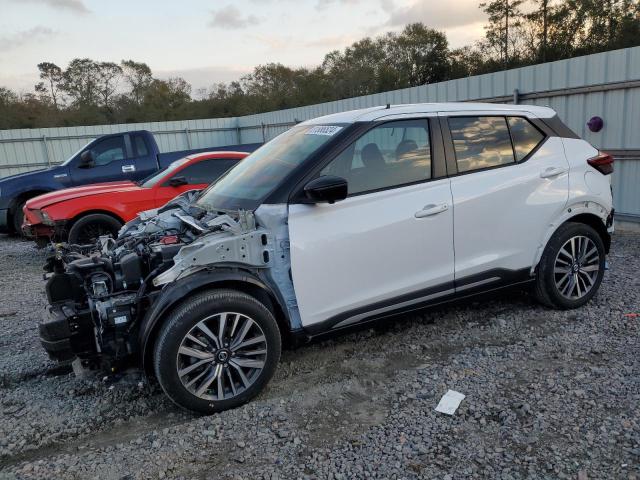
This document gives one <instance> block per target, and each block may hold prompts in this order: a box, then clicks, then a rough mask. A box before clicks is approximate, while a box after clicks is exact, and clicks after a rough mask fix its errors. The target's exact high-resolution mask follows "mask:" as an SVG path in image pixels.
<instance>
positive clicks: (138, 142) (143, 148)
mask: <svg viewBox="0 0 640 480" xmlns="http://www.w3.org/2000/svg"><path fill="white" fill-rule="evenodd" d="M133 148H134V151H135V153H134V154H135V156H136V157H146V156H147V155H149V149H148V148H147V144H146V142H145V141H144V137H143V136H142V135H134V136H133Z"/></svg>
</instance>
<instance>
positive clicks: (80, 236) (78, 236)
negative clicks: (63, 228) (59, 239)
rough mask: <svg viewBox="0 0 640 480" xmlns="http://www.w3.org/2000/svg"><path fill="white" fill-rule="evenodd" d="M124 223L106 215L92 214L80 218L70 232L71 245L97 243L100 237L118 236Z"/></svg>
mask: <svg viewBox="0 0 640 480" xmlns="http://www.w3.org/2000/svg"><path fill="white" fill-rule="evenodd" d="M122 225H123V224H122V222H121V221H120V220H118V219H116V218H113V217H112V216H110V215H105V214H104V213H92V214H90V215H86V216H84V217H81V218H79V219H78V220H77V221H76V222H75V223H74V224H73V226H72V227H71V229H70V230H69V237H68V241H69V243H75V244H79V245H83V244H89V243H93V242H95V241H96V240H97V239H98V237H99V236H100V235H107V234H111V235H112V236H113V238H116V237H117V236H118V231H119V230H120V228H122Z"/></svg>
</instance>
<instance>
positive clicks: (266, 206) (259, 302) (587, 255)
mask: <svg viewBox="0 0 640 480" xmlns="http://www.w3.org/2000/svg"><path fill="white" fill-rule="evenodd" d="M612 170H613V161H612V158H611V157H610V156H609V155H606V154H602V153H599V152H598V151H597V150H596V149H594V148H593V147H592V146H591V145H589V144H588V143H587V142H585V141H583V140H581V139H579V138H578V137H577V136H576V135H575V134H574V133H573V132H571V131H570V130H569V129H568V128H567V127H566V126H565V125H564V124H563V123H562V122H561V121H560V120H559V119H558V117H557V116H556V114H555V113H554V112H553V110H551V109H549V108H543V107H536V106H529V105H517V106H509V105H489V104H487V105H484V104H471V103H462V104H420V105H402V106H387V107H386V108H385V107H379V108H370V109H365V110H359V111H352V112H346V113H340V114H335V115H329V116H326V117H321V118H317V119H314V120H310V121H307V122H304V123H301V124H299V125H297V126H295V127H294V128H292V129H291V130H289V131H288V132H286V133H284V134H282V135H280V136H279V137H277V138H276V139H274V140H272V141H271V142H269V143H267V144H266V145H264V146H263V147H262V148H260V149H259V150H257V151H256V152H255V153H253V154H252V155H250V156H249V157H247V158H246V159H245V160H244V161H243V162H241V163H240V164H239V165H238V166H237V167H235V168H234V169H233V170H231V171H230V172H229V173H228V174H227V175H226V176H225V177H223V178H222V179H221V180H219V181H218V182H217V183H215V184H214V185H212V186H210V187H209V188H208V189H207V190H205V191H203V192H201V193H200V194H198V195H197V196H196V197H195V198H191V197H189V196H183V197H179V198H178V199H177V200H176V201H174V202H170V203H169V204H168V205H167V206H165V207H164V208H163V209H161V210H160V211H153V212H144V213H143V214H141V216H140V217H139V218H138V219H136V220H135V221H133V222H130V223H129V224H127V225H125V227H124V228H123V230H122V231H121V232H120V235H119V237H118V239H116V240H115V241H114V240H112V239H108V240H107V239H102V242H101V244H100V245H99V246H98V247H99V253H96V252H95V251H94V252H93V253H90V252H86V251H85V252H84V253H82V252H81V247H74V246H69V247H65V248H68V251H67V252H62V253H61V252H60V251H59V252H58V254H57V257H56V258H57V259H58V260H52V262H53V263H52V265H51V268H50V269H51V271H52V272H57V273H53V274H52V277H51V278H50V279H49V283H48V285H47V289H48V293H49V299H50V301H51V304H52V307H53V308H52V310H53V311H55V312H58V317H57V318H56V320H55V322H67V323H68V324H69V325H70V327H69V328H66V329H63V330H65V331H71V332H76V335H77V332H82V331H86V341H85V342H84V343H83V342H82V341H81V340H82V338H81V337H79V336H77V337H75V340H73V337H72V340H71V341H70V342H68V343H69V344H70V345H71V346H70V348H69V349H66V347H65V349H63V348H62V347H59V345H58V347H59V348H58V349H57V350H56V349H55V348H54V347H53V346H52V344H53V343H55V342H56V341H60V340H61V339H60V338H58V337H56V338H53V337H55V336H56V335H55V333H52V332H54V331H60V329H59V328H58V330H56V329H55V328H53V327H50V328H48V329H47V328H46V324H44V325H45V327H44V328H43V326H41V334H42V337H43V344H45V347H46V348H47V349H48V350H49V351H50V353H52V352H53V353H52V356H55V355H56V354H57V355H58V356H61V353H60V351H61V350H63V351H64V353H65V354H66V355H67V357H73V356H77V357H79V358H80V359H82V361H83V362H84V363H83V364H84V365H85V366H86V365H99V364H101V365H103V366H105V365H106V366H108V367H109V368H111V369H114V368H117V367H118V366H119V365H122V364H124V363H129V364H130V363H136V364H141V365H142V366H143V367H144V368H145V369H146V370H148V371H149V372H150V373H151V374H154V375H155V376H156V377H157V378H158V380H159V382H160V384H161V385H162V387H163V389H164V390H165V392H166V393H167V394H168V396H169V397H170V398H171V399H172V400H174V401H175V402H176V403H177V404H179V405H181V406H183V407H185V408H189V409H192V410H196V411H200V412H213V411H219V410H224V409H227V408H231V407H234V406H237V405H240V404H242V403H244V402H246V401H247V400H249V399H250V398H251V397H253V396H254V395H256V394H257V393H258V392H259V391H260V390H261V389H262V388H263V387H264V386H265V384H266V383H267V382H268V381H269V379H270V378H271V376H272V375H273V373H274V371H275V368H276V365H277V362H278V359H279V357H280V349H281V340H282V339H283V338H284V339H287V340H290V339H294V340H296V339H297V340H307V339H309V338H312V337H314V336H317V335H320V334H325V333H327V332H332V331H336V330H339V329H341V328H345V327H349V326H352V325H355V324H360V323H362V322H366V321H371V320H375V319H380V318H383V317H388V316H391V315H395V314H398V313H402V312H407V311H409V310H414V309H417V308H422V307H425V306H429V305H433V304H439V303H443V302H448V301H452V300H455V299H459V298H461V297H467V296H469V295H475V294H478V293H481V292H486V291H489V290H495V289H498V288H502V287H505V286H509V285H514V284H525V283H530V284H531V286H532V287H533V290H534V292H535V295H536V297H537V298H538V299H539V300H540V301H541V302H542V303H544V304H545V305H548V306H550V307H555V308H575V307H579V306H581V305H583V304H584V303H586V302H587V301H589V299H590V298H591V297H592V296H593V295H594V294H595V293H596V291H597V289H598V287H599V285H600V282H601V281H602V277H603V274H604V269H605V256H606V254H607V253H608V250H609V245H610V234H611V233H612V231H613V208H612V202H611V189H610V176H609V174H610V173H611V172H612ZM98 247H97V248H98ZM83 255H84V256H86V258H84V257H83ZM59 259H65V260H64V262H65V265H64V268H60V265H57V267H56V265H55V262H56V261H60V260H59ZM62 270H64V272H65V273H60V272H61V271H62ZM62 275H66V276H67V277H65V278H63V279H61V278H59V277H61V276H62ZM74 276H75V277H78V278H80V279H81V280H74V279H73V278H72V277H74ZM56 279H57V280H56ZM74 282H77V285H76V283H74ZM80 290H82V291H83V292H84V293H83V294H82V295H79V294H74V295H76V296H75V297H73V298H71V294H70V293H69V292H74V291H80ZM132 291H133V292H134V293H132ZM114 312H115V313H114ZM83 322H84V323H83ZM96 322H97V323H98V325H95V323H96ZM50 323H51V322H50ZM57 325H58V327H59V325H60V323H58V324H57ZM65 325H66V324H65ZM96 328H97V331H99V332H100V335H99V338H97V339H96V337H95V334H94V331H95V330H96ZM70 335H72V336H73V333H72V334H70ZM52 342H53V343H52ZM92 342H94V343H96V344H97V345H92ZM65 345H67V344H66V343H65Z"/></svg>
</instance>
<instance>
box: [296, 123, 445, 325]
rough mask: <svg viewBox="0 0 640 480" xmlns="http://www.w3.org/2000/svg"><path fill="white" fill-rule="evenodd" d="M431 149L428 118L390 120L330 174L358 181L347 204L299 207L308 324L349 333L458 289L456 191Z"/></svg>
mask: <svg viewBox="0 0 640 480" xmlns="http://www.w3.org/2000/svg"><path fill="white" fill-rule="evenodd" d="M438 141H440V137H439V136H438ZM431 144H432V142H431V140H430V135H429V124H428V121H427V120H426V119H417V120H416V119H414V120H401V121H393V122H387V123H381V124H380V125H379V126H376V127H375V128H373V129H371V130H369V131H368V132H366V133H365V134H364V135H362V136H361V137H360V138H359V139H358V140H356V141H355V142H354V143H352V144H351V145H350V146H349V147H347V148H346V149H345V150H343V151H342V153H340V154H339V155H337V156H336V158H334V159H333V160H332V161H331V162H330V163H329V164H328V165H327V166H326V167H325V168H324V169H323V170H322V172H320V174H321V175H329V174H330V175H338V176H341V177H343V178H345V179H346V180H347V181H348V183H349V195H348V197H347V198H346V199H345V200H342V201H339V202H336V203H335V204H327V203H324V204H315V205H309V204H293V205H290V207H289V234H290V240H291V263H292V277H293V284H294V288H295V292H296V297H297V300H298V307H299V309H300V314H301V317H302V324H303V326H305V327H309V326H313V325H315V326H319V325H322V326H323V327H325V328H326V327H330V326H344V325H347V324H351V323H355V322H357V321H359V320H361V319H363V318H366V317H369V316H371V315H381V314H384V312H387V311H390V310H393V309H394V308H396V307H398V306H401V307H408V306H411V305H414V304H418V303H420V302H422V301H425V300H428V299H429V298H432V297H436V296H439V295H443V294H446V293H451V292H452V288H453V217H452V212H451V201H452V200H451V190H450V186H449V180H448V179H447V178H438V179H436V178H433V175H432V171H433V155H432V148H431ZM439 151H440V152H441V151H442V150H441V148H440V149H439Z"/></svg>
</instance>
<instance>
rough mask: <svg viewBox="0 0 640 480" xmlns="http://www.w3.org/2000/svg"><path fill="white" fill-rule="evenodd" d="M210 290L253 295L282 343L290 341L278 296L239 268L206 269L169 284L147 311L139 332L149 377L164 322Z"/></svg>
mask: <svg viewBox="0 0 640 480" xmlns="http://www.w3.org/2000/svg"><path fill="white" fill-rule="evenodd" d="M211 289H232V290H237V291H239V292H243V293H246V294H248V295H251V296H253V297H254V298H256V299H257V300H258V301H260V302H262V303H263V304H264V305H265V306H266V307H267V308H268V309H269V310H270V311H271V312H272V313H273V316H274V317H275V319H276V322H277V324H278V327H279V329H280V334H281V337H282V340H283V343H287V342H288V341H289V334H290V332H291V324H290V321H289V317H288V315H287V313H286V308H284V306H283V305H282V304H281V302H280V300H279V299H278V297H277V295H276V294H275V293H274V292H273V291H272V289H271V288H270V287H269V286H267V285H266V284H265V283H264V282H263V281H262V280H260V279H259V278H258V277H257V276H256V275H254V274H253V273H252V272H250V271H245V270H238V269H235V270H234V269H228V270H227V269H225V270H223V271H220V269H215V270H204V271H201V272H197V273H194V274H193V275H190V276H188V277H186V278H184V279H182V280H179V281H178V282H176V283H175V284H173V285H169V286H168V287H166V288H165V289H163V290H162V292H161V293H160V294H159V295H160V296H159V298H158V299H157V300H156V302H155V303H154V304H153V305H152V306H151V308H150V309H149V310H148V311H147V313H146V314H145V316H144V318H143V319H142V323H141V325H140V330H139V333H138V345H139V347H140V360H141V363H142V368H143V370H144V372H145V373H146V374H147V375H153V368H152V355H153V345H154V343H155V339H156V338H157V335H158V332H159V331H160V329H161V327H162V325H163V323H164V320H165V319H166V318H167V316H168V315H169V314H170V313H171V312H172V311H173V310H175V308H177V307H178V306H179V305H180V304H182V303H183V302H184V301H185V300H186V299H188V298H191V297H193V296H194V295H196V294H198V293H200V292H203V291H205V290H211Z"/></svg>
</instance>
